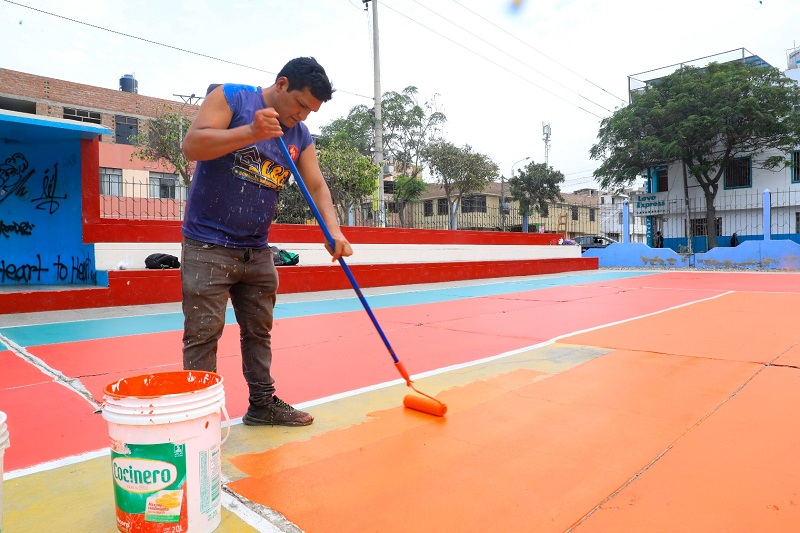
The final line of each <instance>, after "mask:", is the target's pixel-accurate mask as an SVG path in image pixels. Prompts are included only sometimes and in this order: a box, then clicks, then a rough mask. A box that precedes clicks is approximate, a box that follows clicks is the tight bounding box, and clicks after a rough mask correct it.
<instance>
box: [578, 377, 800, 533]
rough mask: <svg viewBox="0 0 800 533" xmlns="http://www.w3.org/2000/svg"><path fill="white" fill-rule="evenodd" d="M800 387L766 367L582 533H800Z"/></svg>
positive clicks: (592, 519) (594, 516) (600, 512)
mask: <svg viewBox="0 0 800 533" xmlns="http://www.w3.org/2000/svg"><path fill="white" fill-rule="evenodd" d="M798 385H800V376H798V371H797V370H796V369H789V368H780V367H766V368H765V369H764V370H763V371H762V372H760V373H759V374H758V375H757V376H756V377H755V378H753V380H752V382H750V383H748V385H747V386H746V387H744V388H743V389H742V390H741V391H740V392H739V393H737V394H736V395H735V396H733V397H732V398H731V399H730V401H728V402H726V403H725V404H724V405H722V406H721V407H720V408H719V410H718V411H717V412H715V414H714V416H711V417H709V419H708V420H707V421H706V422H705V423H704V424H701V425H699V426H698V427H697V428H696V429H695V430H694V431H692V432H691V433H690V434H689V436H688V437H687V438H685V439H682V440H681V441H679V442H678V443H676V445H675V447H674V448H673V449H672V450H670V452H669V453H668V454H665V455H664V457H663V458H662V459H661V460H660V461H658V462H656V463H655V464H654V465H653V466H652V467H651V468H649V469H647V470H646V471H645V472H644V473H643V474H642V475H641V476H640V477H638V478H637V479H636V480H635V481H634V482H633V483H631V484H630V485H629V486H627V487H626V488H625V489H624V490H622V491H620V492H619V494H617V495H615V496H614V497H613V498H612V499H610V500H609V501H608V502H605V503H604V504H603V506H602V507H601V508H600V509H599V510H598V511H597V512H595V513H594V514H592V516H590V517H589V518H588V519H587V520H586V521H585V522H584V523H583V524H582V525H581V526H580V527H578V528H576V529H575V532H576V533H585V532H608V531H648V532H650V531H652V532H658V531H664V532H674V531H681V532H698V533H699V532H709V531H725V532H726V533H739V532H741V533H752V532H756V531H758V532H761V531H770V532H778V531H781V532H783V531H785V532H793V531H798V530H800V494H799V493H798V479H800V462H798V461H797V460H796V457H797V450H798V447H800V410H798V409H796V408H795V406H797V405H800V386H798ZM790 406H791V407H790Z"/></svg>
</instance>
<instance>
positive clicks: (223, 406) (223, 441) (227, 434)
mask: <svg viewBox="0 0 800 533" xmlns="http://www.w3.org/2000/svg"><path fill="white" fill-rule="evenodd" d="M222 414H224V415H225V422H226V423H227V424H228V432H227V433H225V438H224V439H222V442H220V443H219V445H220V446H222V445H223V444H225V441H227V440H228V437H230V436H231V417H230V416H228V410H227V409H226V408H225V405H224V404H223V405H222Z"/></svg>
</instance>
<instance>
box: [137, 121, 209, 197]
mask: <svg viewBox="0 0 800 533" xmlns="http://www.w3.org/2000/svg"><path fill="white" fill-rule="evenodd" d="M191 125H192V121H191V119H189V118H187V117H185V116H183V115H182V114H180V113H177V112H175V111H173V110H172V109H171V108H164V109H163V110H162V113H161V114H160V115H159V116H158V117H156V118H154V119H151V120H150V121H149V122H148V123H147V130H146V131H145V132H142V133H139V134H137V135H134V136H132V138H131V140H132V141H133V143H134V145H135V146H136V149H135V150H134V151H133V153H131V160H133V158H134V157H138V158H139V159H142V160H144V161H153V162H156V163H161V164H162V165H164V166H165V167H167V168H170V169H172V170H173V172H174V173H176V174H180V176H181V177H182V178H183V182H184V184H186V185H187V186H188V185H189V184H190V183H191V181H192V174H193V173H194V161H189V160H188V159H186V156H185V155H183V150H182V149H181V144H182V142H183V136H184V135H185V134H186V132H187V131H188V129H189V126H191Z"/></svg>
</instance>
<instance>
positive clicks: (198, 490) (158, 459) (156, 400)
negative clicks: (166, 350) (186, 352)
mask: <svg viewBox="0 0 800 533" xmlns="http://www.w3.org/2000/svg"><path fill="white" fill-rule="evenodd" d="M104 400H105V402H104V406H103V418H105V419H106V420H107V421H108V423H109V437H110V440H111V468H112V476H113V481H114V500H115V503H116V511H117V512H116V514H117V530H118V531H120V532H121V533H209V532H211V531H214V529H216V528H217V526H218V525H219V523H220V519H221V500H220V468H221V456H220V446H221V444H222V442H224V441H222V442H221V440H220V427H221V419H220V412H222V413H224V414H225V417H226V418H227V412H226V411H225V395H224V390H223V388H222V376H220V375H218V374H214V373H211V372H197V371H181V372H163V373H154V374H147V375H143V376H135V377H130V378H124V379H121V380H119V381H117V382H114V383H112V384H110V385H108V386H106V388H105V398H104ZM229 428H230V424H229Z"/></svg>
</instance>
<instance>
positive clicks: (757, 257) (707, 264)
mask: <svg viewBox="0 0 800 533" xmlns="http://www.w3.org/2000/svg"><path fill="white" fill-rule="evenodd" d="M583 256H584V257H597V258H598V259H599V263H600V267H616V268H620V267H622V268H624V267H630V268H667V269H669V268H686V267H696V268H704V269H709V270H715V269H753V270H798V269H800V244H798V243H796V242H794V241H792V240H788V239H785V240H769V241H764V240H756V239H748V240H746V241H744V242H740V244H739V246H736V247H735V248H731V247H730V246H718V247H717V248H713V249H712V250H710V251H708V252H704V253H693V254H679V253H676V252H675V251H674V250H671V249H669V248H650V247H649V246H647V245H646V244H641V243H630V244H623V243H615V244H612V245H610V246H608V247H607V248H600V249H598V248H591V249H589V250H586V252H584V253H583Z"/></svg>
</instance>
